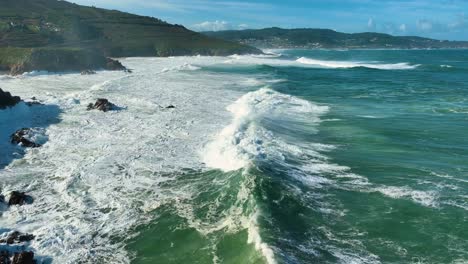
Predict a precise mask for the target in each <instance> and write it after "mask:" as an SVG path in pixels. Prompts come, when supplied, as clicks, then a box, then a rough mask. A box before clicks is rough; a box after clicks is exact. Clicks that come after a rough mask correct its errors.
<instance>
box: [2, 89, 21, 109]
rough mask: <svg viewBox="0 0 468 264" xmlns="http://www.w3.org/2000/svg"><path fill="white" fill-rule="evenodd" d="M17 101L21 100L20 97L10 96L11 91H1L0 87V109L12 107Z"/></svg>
mask: <svg viewBox="0 0 468 264" xmlns="http://www.w3.org/2000/svg"><path fill="white" fill-rule="evenodd" d="M19 102H21V98H20V97H19V96H12V95H11V93H9V92H6V91H3V90H2V89H1V88H0V109H5V108H7V107H13V106H15V105H16V104H17V103H19Z"/></svg>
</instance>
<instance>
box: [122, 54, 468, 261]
mask: <svg viewBox="0 0 468 264" xmlns="http://www.w3.org/2000/svg"><path fill="white" fill-rule="evenodd" d="M281 53H282V56H281V57H279V58H258V59H256V60H255V61H254V62H252V59H249V60H247V61H246V62H245V63H238V64H230V65H219V66H210V67H205V68H203V69H202V71H207V72H211V73H219V74H233V75H240V76H251V77H252V78H253V79H255V80H259V81H261V82H262V83H261V84H259V85H258V87H255V88H254V89H252V88H242V87H241V86H239V87H226V89H235V90H239V89H241V90H242V89H244V90H245V93H248V92H250V93H251V95H252V93H253V97H255V98H256V99H254V100H250V101H249V102H254V104H255V105H261V104H263V102H266V101H267V99H268V100H270V99H271V98H273V99H271V102H270V101H269V102H268V103H271V104H272V105H275V106H276V105H281V104H287V106H284V107H278V108H275V107H272V108H271V109H273V110H272V111H264V110H262V111H261V113H258V112H257V114H254V115H253V116H251V117H249V118H248V121H243V122H241V124H240V125H239V126H238V129H240V134H241V136H239V137H240V138H241V139H240V140H239V138H237V136H236V138H235V139H233V140H234V143H233V144H234V145H236V144H237V145H239V146H240V148H243V149H242V151H244V152H246V153H248V155H246V156H247V157H248V159H249V164H248V166H245V167H243V168H240V169H237V170H233V171H229V172H228V171H227V170H225V171H224V172H223V171H221V170H211V171H207V172H204V173H197V172H188V173H187V174H184V175H180V176H179V177H178V180H177V181H171V182H170V183H168V184H171V185H172V186H166V187H167V188H166V189H167V190H175V189H183V188H190V189H191V190H192V192H191V193H196V195H193V196H190V197H181V201H180V203H179V202H175V203H174V202H172V203H170V204H165V205H162V206H161V207H159V208H158V209H157V210H155V211H154V217H153V218H152V219H150V220H149V221H148V224H145V225H142V226H140V227H138V231H139V233H140V235H139V236H137V237H135V238H133V239H131V241H129V243H128V250H130V251H131V252H133V254H134V261H133V262H134V263H265V262H267V261H268V260H269V261H270V262H277V263H466V262H467V261H468V137H467V136H466V134H467V129H468V101H467V98H468V51H466V50H441V51H433V50H427V51H416V50H415V51H396V50H395V51H379V50H373V51H368V50H367V51H303V50H301V51H298V50H296V51H281ZM301 57H305V58H309V59H313V60H315V63H317V62H316V61H317V60H318V61H319V62H320V63H323V62H326V63H328V64H327V66H328V67H325V68H324V67H320V66H319V65H315V66H314V65H303V64H300V63H297V62H295V61H296V60H297V59H298V58H301ZM239 60H242V59H239ZM330 63H333V64H334V65H338V66H339V65H342V64H343V63H354V65H355V66H356V67H347V68H340V67H331V66H330V65H329V64H330ZM401 63H406V64H404V65H403V64H401ZM363 64H365V65H367V64H371V65H384V66H382V67H381V66H379V67H381V68H385V69H378V68H377V69H376V68H372V67H367V66H366V67H359V66H362V65H363ZM388 65H390V66H388ZM322 66H323V65H322ZM272 80H278V81H274V82H273V81H272ZM264 86H268V87H269V89H270V90H266V91H265V90H263V91H261V92H259V91H258V89H260V88H263V87H264ZM276 92H278V93H281V94H283V95H290V96H293V98H300V99H302V100H305V101H307V102H311V104H312V106H314V107H322V108H323V107H328V111H321V110H314V109H315V108H314V109H312V110H311V109H309V110H307V111H305V112H304V111H297V109H295V107H296V106H297V105H298V104H299V105H300V106H301V107H302V106H303V105H302V104H304V103H303V102H302V101H294V100H296V99H294V100H292V99H285V98H283V97H280V99H278V96H279V95H278V94H276ZM247 96H250V95H247ZM248 98H250V97H248ZM258 98H260V99H258ZM300 99H297V100H300ZM291 100H292V101H291ZM255 107H256V106H255ZM255 107H254V108H252V109H254V110H256V111H257V110H258V109H259V108H255ZM262 107H263V106H262ZM262 109H263V108H262ZM271 109H270V110H271ZM289 110H294V111H291V112H289ZM316 112H317V113H316ZM318 112H320V113H318ZM318 118H319V120H317V119H318ZM243 120H244V119H243ZM247 137H249V138H250V137H251V139H249V140H246V141H244V139H245V138H247ZM239 142H240V143H239ZM242 142H244V143H245V142H247V143H249V142H250V143H252V144H254V145H255V147H254V148H255V149H254V150H253V151H251V150H250V146H246V145H245V144H243V143H242ZM236 147H237V146H236ZM242 151H241V152H242ZM252 153H253V154H252ZM254 154H255V155H254ZM193 190H196V191H195V192H194V191H193ZM252 230H254V232H253V233H255V232H257V233H258V235H259V237H261V241H260V240H255V239H253V238H255V237H256V236H255V234H253V233H252ZM249 232H251V234H250V235H249ZM255 241H257V243H255ZM249 242H251V243H249ZM265 256H266V257H265Z"/></svg>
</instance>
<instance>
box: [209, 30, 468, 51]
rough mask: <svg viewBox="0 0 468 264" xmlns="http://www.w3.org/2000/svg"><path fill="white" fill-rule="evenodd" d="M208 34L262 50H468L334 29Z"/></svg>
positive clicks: (460, 44) (424, 40)
mask: <svg viewBox="0 0 468 264" xmlns="http://www.w3.org/2000/svg"><path fill="white" fill-rule="evenodd" d="M204 34H205V35H207V36H211V37H217V38H221V39H224V40H229V41H236V42H238V43H242V44H246V45H251V46H254V47H260V48H403V49H413V48H421V49H423V48H435V49H437V48H468V42H467V41H442V40H434V39H429V38H422V37H409V36H408V37H406V36H404V37H403V36H392V35H388V34H381V33H372V32H366V33H355V34H347V33H341V32H336V31H333V30H330V29H310V28H302V29H281V28H265V29H258V30H251V29H249V30H229V31H218V32H204Z"/></svg>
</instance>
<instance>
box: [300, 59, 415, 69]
mask: <svg viewBox="0 0 468 264" xmlns="http://www.w3.org/2000/svg"><path fill="white" fill-rule="evenodd" d="M296 61H297V62H299V63H302V64H307V65H317V66H321V67H326V68H357V67H365V68H372V69H380V70H411V69H415V68H417V67H418V66H419V65H410V64H409V63H407V62H401V63H394V64H379V63H369V62H356V61H329V60H317V59H311V58H305V57H301V58H299V59H297V60H296Z"/></svg>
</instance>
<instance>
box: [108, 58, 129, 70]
mask: <svg viewBox="0 0 468 264" xmlns="http://www.w3.org/2000/svg"><path fill="white" fill-rule="evenodd" d="M105 69H106V70H109V71H127V68H125V67H124V66H123V65H122V63H120V61H118V60H113V59H111V58H106V67H105Z"/></svg>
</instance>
